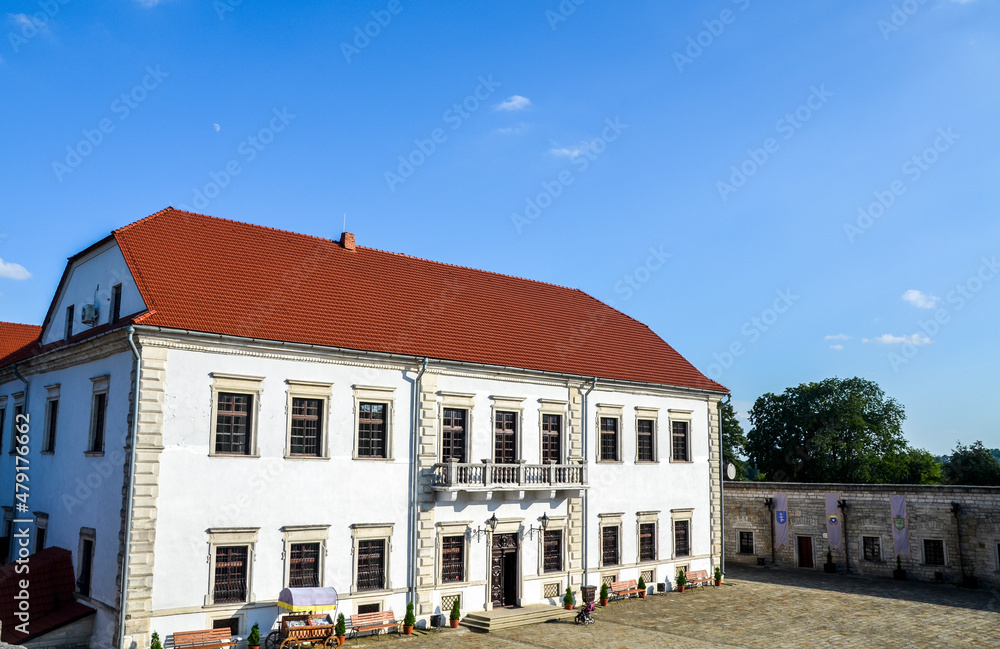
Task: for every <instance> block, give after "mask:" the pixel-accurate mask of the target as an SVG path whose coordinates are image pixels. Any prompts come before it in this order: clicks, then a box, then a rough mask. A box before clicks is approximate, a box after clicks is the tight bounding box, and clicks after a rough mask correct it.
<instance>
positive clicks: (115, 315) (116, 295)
mask: <svg viewBox="0 0 1000 649" xmlns="http://www.w3.org/2000/svg"><path fill="white" fill-rule="evenodd" d="M121 319H122V285H121V284H115V285H114V286H112V287H111V315H110V317H109V318H108V322H109V323H111V324H114V323H116V322H118V321H119V320H121Z"/></svg>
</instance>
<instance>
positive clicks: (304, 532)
mask: <svg viewBox="0 0 1000 649" xmlns="http://www.w3.org/2000/svg"><path fill="white" fill-rule="evenodd" d="M281 536H282V547H281V558H282V563H284V573H283V574H282V577H281V583H282V584H284V587H285V588H288V587H289V586H288V579H289V576H290V573H291V569H292V544H293V543H294V544H296V545H297V544H299V543H318V544H319V558H318V563H319V565H318V566H317V567H316V571H317V573H318V574H319V585H320V586H322V585H323V584H324V582H325V581H326V580H325V579H324V576H325V572H326V553H327V548H326V542H327V539H329V538H330V526H329V525H285V526H284V527H282V528H281Z"/></svg>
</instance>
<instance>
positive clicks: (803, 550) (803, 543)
mask: <svg viewBox="0 0 1000 649" xmlns="http://www.w3.org/2000/svg"><path fill="white" fill-rule="evenodd" d="M796 542H797V544H798V550H799V552H798V555H799V568H814V567H815V564H814V563H813V540H812V537H811V536H798V537H796Z"/></svg>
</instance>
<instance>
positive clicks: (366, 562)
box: [358, 539, 385, 591]
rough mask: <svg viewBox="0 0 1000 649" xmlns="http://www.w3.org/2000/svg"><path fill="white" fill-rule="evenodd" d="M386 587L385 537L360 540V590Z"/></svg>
mask: <svg viewBox="0 0 1000 649" xmlns="http://www.w3.org/2000/svg"><path fill="white" fill-rule="evenodd" d="M384 588H385V539H375V540H366V541H358V590H359V591H364V590H382V589H384Z"/></svg>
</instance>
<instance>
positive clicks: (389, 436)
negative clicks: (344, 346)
mask: <svg viewBox="0 0 1000 649" xmlns="http://www.w3.org/2000/svg"><path fill="white" fill-rule="evenodd" d="M351 387H352V389H353V390H354V431H353V436H354V448H353V450H352V452H351V453H352V455H351V458H352V459H354V460H360V461H364V462H392V461H393V460H395V456H394V453H393V443H392V442H393V428H394V426H393V424H394V420H395V416H396V407H395V405H396V388H392V387H385V386H378V385H354V386H351ZM362 403H381V404H385V457H365V456H359V455H358V433H359V432H360V423H361V404H362ZM386 562H388V559H386ZM356 567H357V566H355V568H356ZM356 576H357V572H355V577H356ZM388 578H389V577H388V574H387V575H386V579H388ZM353 587H354V586H353V585H352V588H353ZM352 592H353V591H352Z"/></svg>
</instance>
